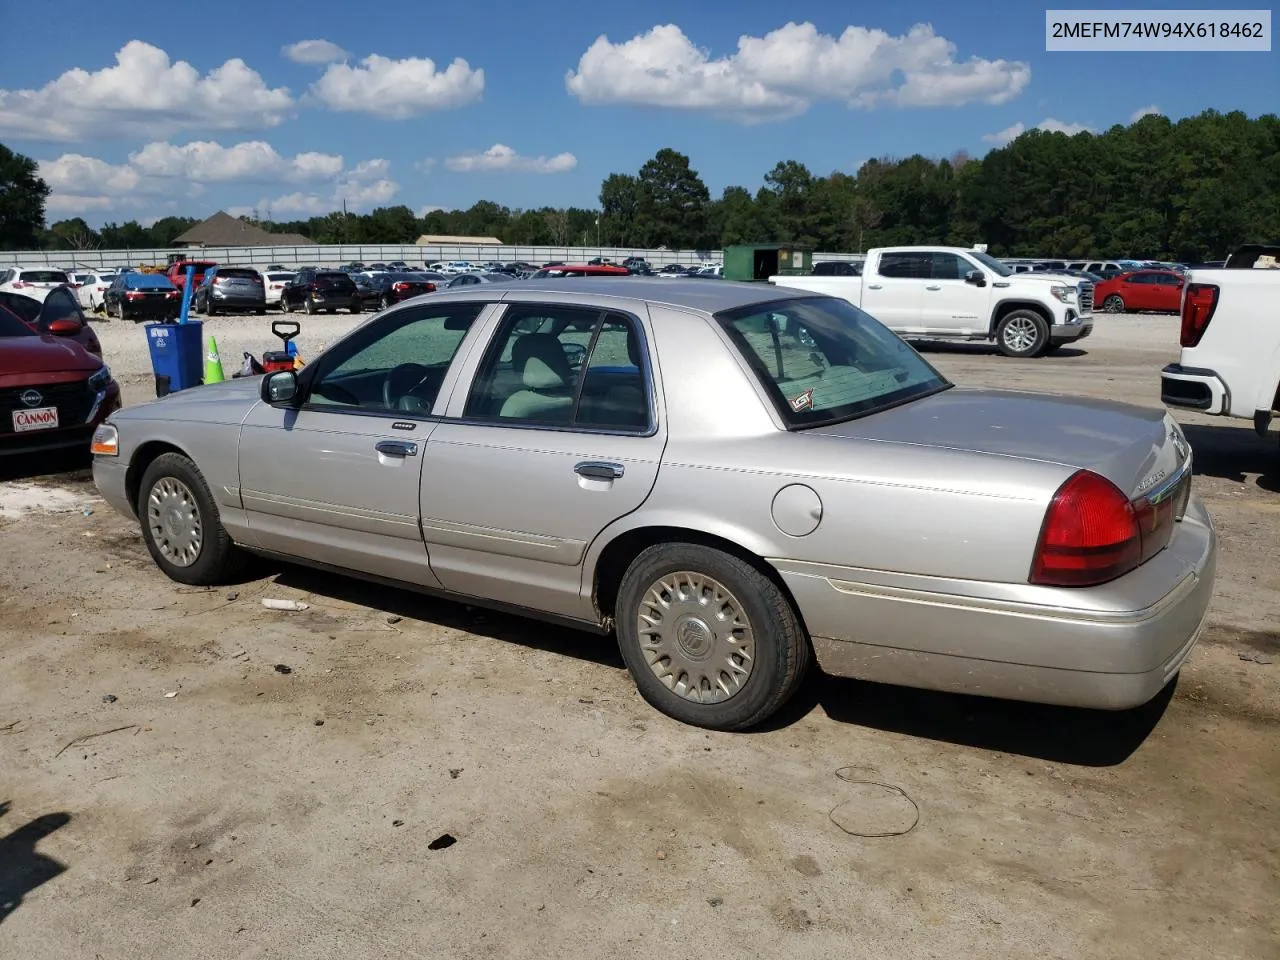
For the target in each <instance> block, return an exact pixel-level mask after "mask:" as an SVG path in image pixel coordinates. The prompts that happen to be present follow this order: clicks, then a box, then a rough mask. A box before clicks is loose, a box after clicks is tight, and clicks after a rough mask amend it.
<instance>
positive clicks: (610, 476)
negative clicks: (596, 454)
mask: <svg viewBox="0 0 1280 960" xmlns="http://www.w3.org/2000/svg"><path fill="white" fill-rule="evenodd" d="M573 472H574V473H576V474H577V475H578V476H580V477H587V478H588V479H590V480H621V479H622V474H623V473H624V470H623V467H622V464H620V463H605V462H603V461H600V460H584V461H582V463H579V464H577V465H576V466H575V467H574V468H573Z"/></svg>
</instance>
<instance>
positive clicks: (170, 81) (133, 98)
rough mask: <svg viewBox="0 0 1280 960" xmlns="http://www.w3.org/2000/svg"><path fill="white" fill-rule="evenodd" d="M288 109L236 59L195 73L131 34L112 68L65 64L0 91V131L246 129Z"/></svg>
mask: <svg viewBox="0 0 1280 960" xmlns="http://www.w3.org/2000/svg"><path fill="white" fill-rule="evenodd" d="M293 109H294V100H293V97H292V96H291V95H290V94H289V91H288V89H287V88H285V87H276V88H268V87H267V85H266V83H264V82H263V79H262V77H261V75H260V74H258V73H257V72H256V71H254V70H251V69H249V67H248V66H247V65H246V64H245V62H244V61H243V60H240V59H238V58H237V59H232V60H228V61H227V62H226V63H224V64H223V65H222V66H220V67H217V68H215V69H213V70H211V71H209V73H207V74H205V75H203V76H201V74H200V71H198V70H197V69H196V68H195V67H193V66H192V65H191V64H189V63H187V62H186V61H184V60H178V61H176V62H171V61H170V59H169V55H168V54H167V53H165V52H164V51H163V50H161V49H160V48H159V47H155V46H152V45H151V44H149V43H144V42H143V41H141V40H130V41H129V42H128V43H126V44H125V45H124V46H123V47H121V48H120V50H119V52H118V53H117V54H116V65H115V66H113V67H104V68H102V69H101V70H98V71H95V72H93V73H90V72H88V71H86V70H82V69H80V68H76V69H74V70H68V71H67V72H66V73H64V74H62V75H61V76H60V77H58V78H57V79H56V80H51V81H49V82H48V83H46V84H45V85H44V86H43V87H41V88H40V89H39V90H0V136H13V137H25V138H30V139H35V140H55V141H57V140H60V141H77V140H89V139H94V138H102V137H112V138H124V137H129V136H137V135H139V134H141V135H146V134H148V133H157V132H172V131H173V130H174V129H176V128H178V129H180V128H190V127H201V128H205V129H214V130H249V129H257V128H264V127H274V126H277V125H278V124H280V123H281V122H282V121H283V120H284V119H285V117H287V116H288V115H289V114H290V113H292V112H293Z"/></svg>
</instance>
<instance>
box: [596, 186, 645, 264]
mask: <svg viewBox="0 0 1280 960" xmlns="http://www.w3.org/2000/svg"><path fill="white" fill-rule="evenodd" d="M642 198H643V191H642V189H641V187H640V181H639V180H638V179H637V178H636V177H633V176H631V175H629V174H625V173H611V174H609V176H607V177H605V179H604V183H602V184H600V239H601V241H602V242H603V243H606V244H612V245H613V246H617V247H631V246H641V245H642V244H641V243H640V242H639V241H637V239H636V237H635V229H636V219H637V217H639V215H640V207H641V200H642Z"/></svg>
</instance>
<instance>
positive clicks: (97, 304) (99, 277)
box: [73, 270, 116, 310]
mask: <svg viewBox="0 0 1280 960" xmlns="http://www.w3.org/2000/svg"><path fill="white" fill-rule="evenodd" d="M115 278H116V275H115V274H114V273H101V272H99V271H97V270H92V271H90V272H88V273H77V274H75V275H74V278H73V282H74V283H77V284H79V286H78V287H77V288H76V296H77V297H79V298H80V306H82V307H84V308H85V309H86V310H101V309H102V295H103V294H104V293H106V292H107V287H109V286H111V282H112V281H113V280H115Z"/></svg>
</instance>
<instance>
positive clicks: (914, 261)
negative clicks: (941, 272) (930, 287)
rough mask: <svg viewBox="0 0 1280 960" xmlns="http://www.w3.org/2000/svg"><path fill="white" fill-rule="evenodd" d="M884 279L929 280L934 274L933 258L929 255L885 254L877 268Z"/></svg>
mask: <svg viewBox="0 0 1280 960" xmlns="http://www.w3.org/2000/svg"><path fill="white" fill-rule="evenodd" d="M877 269H878V270H879V272H880V276H882V277H892V278H894V279H897V280H928V279H929V277H930V276H931V275H932V273H933V257H932V255H931V254H929V253H916V252H910V253H885V254H881V256H880V264H879V266H878V268H877Z"/></svg>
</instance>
